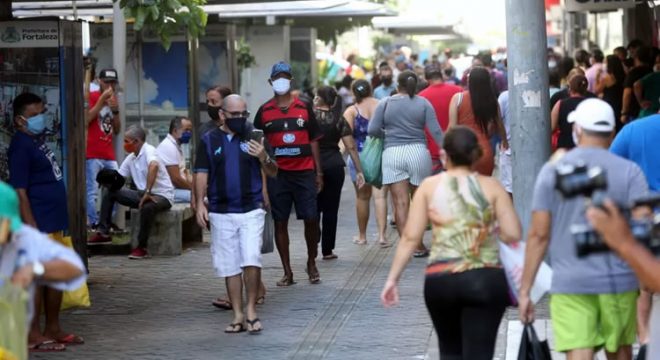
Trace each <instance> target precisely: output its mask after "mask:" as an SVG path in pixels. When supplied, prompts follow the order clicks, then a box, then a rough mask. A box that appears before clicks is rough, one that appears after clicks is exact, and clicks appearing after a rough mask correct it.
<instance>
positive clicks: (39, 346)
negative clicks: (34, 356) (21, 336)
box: [28, 340, 66, 352]
mask: <svg viewBox="0 0 660 360" xmlns="http://www.w3.org/2000/svg"><path fill="white" fill-rule="evenodd" d="M28 350H29V351H30V352H62V351H66V345H64V344H60V343H58V342H57V341H55V340H44V341H42V342H40V343H36V344H33V345H30V346H28Z"/></svg>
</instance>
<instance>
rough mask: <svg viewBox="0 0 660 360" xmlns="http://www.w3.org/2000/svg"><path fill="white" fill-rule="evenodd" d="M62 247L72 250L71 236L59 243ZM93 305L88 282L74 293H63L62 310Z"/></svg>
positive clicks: (73, 291)
mask: <svg viewBox="0 0 660 360" xmlns="http://www.w3.org/2000/svg"><path fill="white" fill-rule="evenodd" d="M59 242H60V243H61V244H62V245H64V246H66V247H68V248H70V249H72V248H73V243H72V242H71V237H70V236H65V237H63V238H62V240H61V241H59ZM91 305H92V304H91V302H90V300H89V288H88V287H87V282H85V283H84V284H82V286H80V287H79V288H78V289H76V290H72V291H64V292H62V305H61V306H60V310H66V309H71V308H78V307H90V306H91Z"/></svg>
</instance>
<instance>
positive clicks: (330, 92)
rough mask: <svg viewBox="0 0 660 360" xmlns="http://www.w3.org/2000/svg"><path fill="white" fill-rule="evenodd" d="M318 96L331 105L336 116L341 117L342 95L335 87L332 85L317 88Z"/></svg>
mask: <svg viewBox="0 0 660 360" xmlns="http://www.w3.org/2000/svg"><path fill="white" fill-rule="evenodd" d="M316 96H318V97H319V98H321V101H323V103H324V104H325V105H327V106H329V107H330V112H332V115H333V116H334V118H335V119H339V117H340V116H341V115H342V114H341V110H342V108H343V104H342V101H341V96H339V95H338V94H337V90H335V88H333V87H332V86H327V85H325V86H321V87H320V88H319V89H318V90H316Z"/></svg>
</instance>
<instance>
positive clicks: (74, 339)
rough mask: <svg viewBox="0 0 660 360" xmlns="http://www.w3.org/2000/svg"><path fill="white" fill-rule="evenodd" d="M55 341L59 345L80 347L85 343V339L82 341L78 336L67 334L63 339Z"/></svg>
mask: <svg viewBox="0 0 660 360" xmlns="http://www.w3.org/2000/svg"><path fill="white" fill-rule="evenodd" d="M56 341H57V342H58V343H60V344H66V345H82V344H84V343H85V339H83V338H82V336H78V335H76V334H68V335H66V336H64V337H63V338H60V339H57V340H56Z"/></svg>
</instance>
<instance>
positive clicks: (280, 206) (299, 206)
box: [268, 170, 319, 221]
mask: <svg viewBox="0 0 660 360" xmlns="http://www.w3.org/2000/svg"><path fill="white" fill-rule="evenodd" d="M268 196H269V197H270V207H271V211H272V214H273V220H275V221H285V220H288V219H289V215H290V214H291V206H292V205H293V204H294V203H295V204H296V217H297V218H298V220H314V219H318V216H319V215H318V212H317V210H316V209H317V208H316V196H317V191H316V173H315V172H314V171H312V170H308V171H285V170H280V171H279V172H278V174H277V177H275V178H268Z"/></svg>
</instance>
